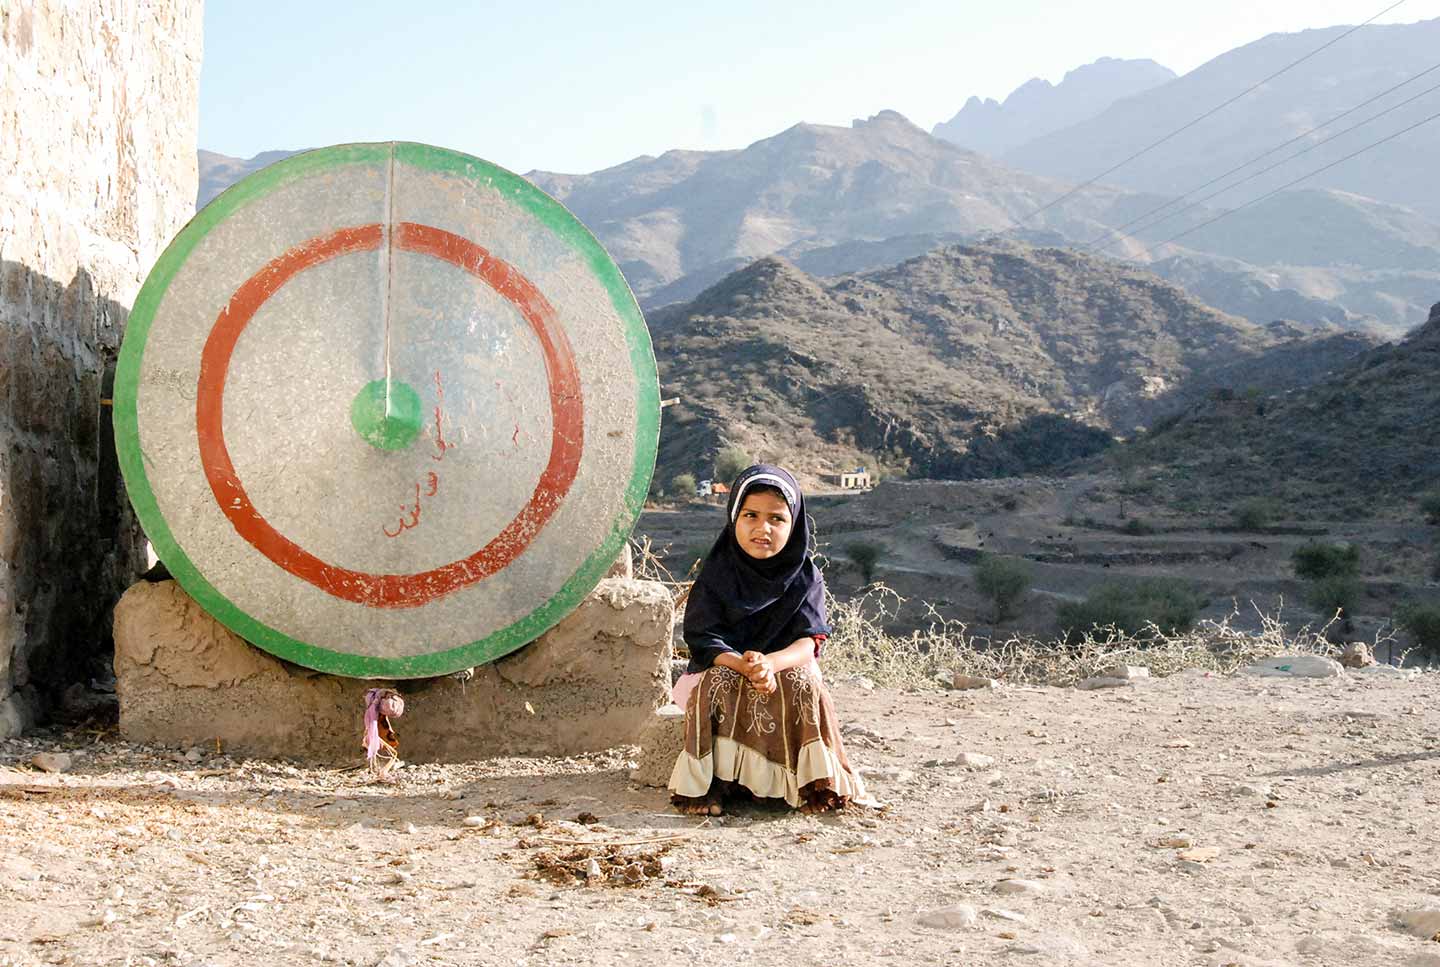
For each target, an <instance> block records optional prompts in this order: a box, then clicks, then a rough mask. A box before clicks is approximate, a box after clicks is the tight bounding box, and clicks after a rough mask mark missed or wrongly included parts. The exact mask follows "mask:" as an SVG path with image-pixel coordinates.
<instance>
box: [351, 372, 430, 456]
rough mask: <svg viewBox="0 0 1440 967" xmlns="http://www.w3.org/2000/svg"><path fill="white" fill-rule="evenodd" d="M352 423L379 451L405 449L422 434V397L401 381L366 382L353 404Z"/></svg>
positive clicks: (357, 431) (381, 380) (366, 440)
mask: <svg viewBox="0 0 1440 967" xmlns="http://www.w3.org/2000/svg"><path fill="white" fill-rule="evenodd" d="M350 423H351V425H352V426H354V427H355V432H356V433H358V434H360V437H361V439H363V440H364V441H365V442H366V443H368V444H370V445H371V446H372V447H375V448H376V449H379V450H403V449H405V448H406V447H408V446H409V445H410V444H412V443H414V442H415V438H416V437H417V436H419V435H420V394H419V393H417V392H415V391H414V390H413V389H411V388H410V385H409V384H408V383H402V382H400V381H399V380H397V379H389V380H386V379H377V380H375V381H374V382H373V383H366V384H365V386H364V388H363V389H361V390H360V392H359V393H356V394H355V401H354V402H352V403H351V404H350Z"/></svg>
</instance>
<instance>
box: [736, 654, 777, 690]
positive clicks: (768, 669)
mask: <svg viewBox="0 0 1440 967" xmlns="http://www.w3.org/2000/svg"><path fill="white" fill-rule="evenodd" d="M740 660H741V661H743V662H744V663H745V667H743V668H741V669H739V672H740V674H742V675H744V676H745V677H746V678H747V679H749V680H750V685H751V686H752V687H753V688H754V689H755V691H757V692H759V693H760V694H761V695H769V694H770V693H771V692H773V691H775V663H774V661H773V660H772V659H771V657H770V656H769V655H765V654H761V653H760V652H758V651H747V652H745V653H744V654H743V655H741V656H740Z"/></svg>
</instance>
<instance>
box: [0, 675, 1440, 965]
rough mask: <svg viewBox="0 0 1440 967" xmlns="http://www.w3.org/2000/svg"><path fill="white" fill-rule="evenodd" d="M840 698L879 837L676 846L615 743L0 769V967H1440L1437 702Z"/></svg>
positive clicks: (1297, 688) (1295, 697) (812, 834)
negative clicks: (544, 749) (557, 750)
mask: <svg viewBox="0 0 1440 967" xmlns="http://www.w3.org/2000/svg"><path fill="white" fill-rule="evenodd" d="M836 698H837V702H838V704H839V706H840V711H841V713H842V716H844V717H845V718H846V720H847V723H848V725H849V727H850V731H849V733H848V735H849V742H850V743H851V754H852V756H853V757H854V759H855V760H857V761H858V762H859V763H861V764H863V765H864V766H865V767H866V769H867V770H868V771H869V773H870V777H871V778H870V782H871V783H872V785H873V787H874V791H875V792H876V793H878V794H879V795H880V796H881V797H883V798H884V799H885V800H887V801H888V803H889V804H890V807H889V809H888V810H886V811H884V812H873V811H853V812H848V813H846V814H843V815H840V816H838V817H833V818H812V817H804V816H798V815H793V814H790V813H786V812H775V811H770V810H762V809H759V808H755V807H751V808H749V809H742V810H740V811H739V812H738V813H736V814H734V815H731V816H726V817H723V818H722V819H721V820H718V821H711V822H708V823H700V822H699V821H696V820H693V819H682V818H680V817H676V816H674V815H672V814H671V813H670V812H669V811H668V810H667V809H666V806H665V797H664V795H663V794H662V793H661V792H660V791H658V790H653V789H648V788H637V787H632V786H631V784H630V783H629V781H628V778H627V776H628V767H627V760H628V759H629V758H630V757H631V756H632V754H633V750H630V749H623V748H622V749H618V750H615V751H614V752H612V753H607V754H602V755H597V756H590V757H585V758H579V759H563V760H561V759H506V760H495V761H489V762H483V763H470V764H463V765H446V766H438V765H429V766H414V767H411V768H408V769H405V770H403V771H402V773H401V775H402V777H403V778H402V781H401V782H400V783H398V784H397V785H395V786H391V787H387V786H378V785H372V784H367V783H366V782H364V781H363V777H362V775H361V774H359V773H355V772H341V771H336V770H333V769H320V768H310V767H297V766H294V765H289V764H284V763H263V762H244V763H230V762H227V761H226V760H225V759H223V758H221V757H217V756H214V755H209V754H204V753H202V752H200V751H197V752H195V753H193V754H192V757H193V758H194V759H195V760H197V761H187V760H185V758H184V757H183V756H182V755H180V754H178V753H170V752H166V751H161V750H147V749H140V748H134V747H129V746H126V745H124V744H122V743H119V742H117V741H115V740H114V738H113V736H107V735H92V734H84V733H78V734H76V733H72V734H68V735H63V736H59V737H58V738H47V739H30V740H24V741H22V740H11V741H9V742H6V743H0V903H3V909H4V911H5V915H4V916H3V917H0V964H32V963H35V964H39V963H64V964H102V963H103V964H124V963H129V964H136V965H138V964H178V965H194V967H198V965H201V964H214V965H240V964H256V963H266V964H308V963H330V962H333V963H345V964H358V965H365V967H370V965H375V964H384V965H388V967H397V965H402V964H542V963H543V964H550V963H561V964H563V963H576V964H580V963H584V964H606V965H609V964H620V963H626V964H662V963H664V964H674V963H677V962H688V963H698V964H710V963H714V964H721V963H725V964H734V963H754V964H782V963H784V964H797V963H799V964H812V963H813V964H826V965H832V964H836V963H841V964H872V963H876V962H880V963H893V964H957V965H959V964H965V965H975V964H979V965H988V964H997V965H998V964H1120V965H1130V964H1133V965H1144V967H1170V965H1189V964H1196V965H1199V964H1206V965H1222V964H1241V965H1259V964H1296V965H1303V964H1346V965H1370V964H1374V965H1396V964H1402V965H1404V964H1411V965H1416V967H1421V965H1429V967H1434V965H1437V964H1440V943H1437V942H1430V941H1426V940H1422V939H1421V938H1419V937H1417V936H1412V935H1410V934H1407V933H1406V932H1404V931H1403V930H1402V929H1400V928H1399V927H1397V926H1395V924H1394V922H1393V915H1394V913H1395V911H1396V910H1398V909H1402V908H1420V907H1426V906H1429V907H1434V908H1440V848H1437V845H1436V844H1437V841H1440V838H1437V835H1436V831H1435V828H1436V822H1437V819H1440V741H1437V736H1440V675H1436V674H1427V675H1423V676H1421V677H1419V678H1418V679H1415V680H1411V681H1393V680H1375V679H1368V678H1367V679H1361V678H1359V677H1354V676H1352V677H1350V678H1347V679H1342V680H1333V681H1316V680H1308V681H1307V680H1296V681H1291V680H1275V679H1247V678H1235V679H1209V678H1203V677H1192V676H1177V677H1175V678H1171V679H1166V680H1163V681H1154V682H1142V683H1141V684H1140V685H1139V686H1138V687H1134V688H1127V689H1123V690H1110V691H1102V692H1079V691H1073V690H1062V689H1048V688H1046V689H1031V688H1016V689H1009V688H1006V689H1001V690H999V691H997V692H985V693H967V692H948V693H937V692H925V693H900V692H888V691H884V690H876V691H873V692H864V691H861V690H859V689H857V688H853V687H847V686H839V687H837V688H836ZM402 736H403V732H402ZM41 751H66V752H68V753H69V754H70V755H71V756H72V757H73V760H74V761H73V764H72V765H71V767H70V768H69V770H68V771H66V772H64V773H61V774H55V775H50V774H40V773H36V772H33V771H31V769H30V768H29V767H28V766H27V765H26V763H28V762H29V761H30V759H31V757H32V756H33V755H35V754H36V753H37V752H41ZM962 753H978V754H981V755H986V756H992V757H994V760H995V761H994V762H993V763H990V764H986V763H985V762H984V761H983V760H976V762H975V765H974V767H967V766H965V765H962V764H958V763H957V762H956V761H955V760H956V759H957V758H958V757H959V756H960V755H961V754H962ZM582 812H585V813H591V814H594V817H598V819H599V824H598V825H592V826H588V827H587V826H582V825H579V824H577V823H575V822H573V820H575V819H576V817H577V816H578V815H579V814H580V813H582ZM536 813H540V814H542V816H541V817H540V818H537V819H533V820H530V823H531V824H527V817H529V816H533V814H536ZM474 816H478V817H483V818H484V819H483V820H475V822H477V823H480V822H483V823H484V825H481V826H471V827H467V826H465V825H463V823H464V820H465V819H466V817H474ZM585 818H586V819H587V820H588V819H591V818H592V817H590V816H587V817H585ZM535 823H538V824H539V825H538V826H537V825H533V824H535ZM677 833H678V834H685V838H683V839H679V840H675V841H673V842H664V841H663V840H664V838H665V837H667V836H675V835H676V834H677ZM572 840H583V841H605V842H618V843H631V844H635V845H630V846H621V847H616V849H615V852H616V853H620V854H631V856H633V858H634V860H635V862H634V865H633V866H631V867H630V874H631V875H632V877H633V878H634V879H635V880H636V881H637V885H634V886H621V885H601V884H608V883H609V882H610V881H609V880H607V879H606V878H605V875H604V874H605V873H606V872H607V871H608V870H610V869H615V870H617V871H618V870H622V869H623V867H624V866H626V865H628V864H629V863H630V862H631V858H630V857H627V858H626V859H625V860H624V861H623V862H622V863H621V864H620V865H619V866H612V865H611V864H610V862H609V860H608V858H607V854H606V851H604V850H595V849H590V850H586V849H577V848H575V847H573V846H568V845H565V844H566V843H568V842H569V841H572ZM657 840H658V841H660V842H656V841H657ZM1182 844H1189V846H1188V847H1186V846H1184V845H1182ZM1187 848H1188V849H1189V850H1193V852H1187V851H1186V850H1187ZM542 855H548V856H549V857H550V858H551V865H550V869H551V870H552V871H555V870H556V869H557V868H560V869H559V872H558V873H555V874H554V875H556V876H557V877H558V878H559V879H562V880H565V881H566V882H565V883H563V884H561V885H556V884H555V883H552V882H549V881H547V880H545V879H537V878H535V873H536V870H537V863H536V860H537V857H539V856H542ZM566 855H569V856H572V857H579V858H578V859H574V860H572V861H570V866H571V867H572V868H576V869H579V870H580V871H581V873H582V875H583V873H584V871H585V869H586V865H587V863H588V858H589V857H592V856H598V857H599V858H600V859H602V860H605V865H604V867H603V868H601V867H599V864H597V868H600V870H601V873H602V876H601V877H597V878H596V879H594V880H593V881H592V883H594V884H596V885H588V886H587V885H585V883H584V882H581V881H578V880H574V879H573V877H571V875H570V874H569V873H567V872H564V869H563V868H564V867H565V865H566V862H567V861H566V860H565V858H564V857H565V856H566ZM617 877H618V878H619V881H620V882H623V880H624V874H623V873H617ZM1007 880H1011V881H1026V883H1027V884H1028V885H1024V884H1022V885H1018V886H1016V885H1011V886H1009V887H1001V886H1000V884H1002V883H1003V882H1004V881H1007ZM997 887H999V888H1000V889H1013V890H1016V891H1018V892H1015V893H998V892H996V890H997ZM961 905H963V907H962V906H961ZM967 907H968V908H969V909H968V911H967V910H966V909H965V908H967ZM946 909H948V910H949V913H948V914H944V915H937V916H935V917H933V921H934V922H936V923H940V924H942V925H941V926H926V925H924V924H923V923H922V922H921V921H922V918H925V916H926V915H927V914H932V913H934V911H937V910H946ZM971 912H973V914H974V917H975V919H974V921H973V922H968V921H969V920H970V915H971ZM947 922H948V923H950V924H952V925H949V926H946V925H943V924H945V923H947Z"/></svg>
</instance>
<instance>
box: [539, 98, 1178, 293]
mask: <svg viewBox="0 0 1440 967" xmlns="http://www.w3.org/2000/svg"><path fill="white" fill-rule="evenodd" d="M528 177H529V178H530V179H531V180H532V181H534V182H535V183H536V184H538V185H539V186H540V187H541V188H543V189H544V190H545V191H547V192H549V193H550V194H551V195H553V196H554V197H556V198H557V199H559V200H560V201H561V202H563V203H564V204H565V205H566V206H567V207H568V208H569V209H570V210H571V211H573V212H574V213H575V214H576V215H577V216H579V217H580V219H581V220H582V221H583V222H585V224H586V225H588V226H589V227H590V229H591V230H592V231H594V232H595V234H596V235H597V236H598V237H599V238H600V240H601V241H602V242H604V244H605V247H606V248H607V249H608V250H609V251H610V254H611V255H612V256H613V257H614V258H615V260H616V262H618V263H619V265H620V267H621V269H622V270H623V271H624V272H625V276H626V278H627V279H628V280H629V282H630V285H631V287H632V288H633V289H635V291H636V293H637V294H638V295H639V296H640V297H641V298H645V297H646V296H647V295H648V294H649V293H650V292H652V291H653V290H655V289H657V288H659V287H661V286H664V285H666V284H668V283H671V282H674V281H675V280H676V279H679V278H681V277H682V276H685V275H688V274H690V273H692V272H697V271H702V272H710V273H715V272H716V269H717V266H718V267H719V269H720V270H721V271H723V270H725V269H729V268H731V267H733V266H734V265H735V264H736V260H742V261H743V262H748V261H749V260H751V259H754V258H758V257H760V256H763V255H769V254H772V253H775V252H778V251H780V250H782V249H786V248H787V247H789V246H796V245H801V244H802V243H803V244H804V245H813V246H820V245H832V244H836V243H839V242H848V241H854V240H871V241H875V240H880V239H886V238H893V237H896V236H902V235H913V234H923V233H939V232H960V233H974V232H982V231H1000V230H1004V229H1007V228H1009V227H1011V226H1012V225H1014V224H1015V223H1016V222H1017V221H1018V220H1020V219H1024V218H1027V217H1028V216H1030V215H1031V214H1033V213H1034V212H1035V211H1036V209H1038V208H1040V207H1041V206H1042V205H1043V204H1044V203H1046V202H1047V201H1049V200H1051V199H1053V198H1055V197H1057V196H1058V195H1060V194H1061V193H1062V192H1064V190H1065V189H1066V188H1067V187H1068V186H1067V185H1065V184H1064V183H1061V182H1057V181H1054V180H1051V179H1047V178H1037V177H1035V176H1033V175H1029V174H1026V173H1024V172H1020V171H1016V170H1014V169H1012V168H1007V167H1005V166H1004V165H1001V164H998V163H996V162H994V161H991V160H990V159H988V158H986V157H984V156H982V155H978V154H975V153H974V152H971V151H966V150H964V149H962V148H959V147H957V146H955V145H953V144H950V143H949V142H947V141H941V140H940V139H938V138H934V137H931V136H930V135H929V134H927V133H926V132H925V131H923V130H921V129H920V128H918V127H916V126H915V125H913V124H911V123H910V122H909V121H907V120H906V119H905V118H903V117H901V116H900V115H899V114H896V113H895V112H894V111H883V112H881V113H880V114H877V115H875V116H874V117H871V118H869V119H868V120H863V121H856V122H854V124H853V125H852V126H851V127H849V128H841V127H833V126H829V125H820V124H797V125H796V126H794V127H792V128H790V129H789V130H786V131H783V132H781V133H780V134H777V135H775V136H774V137H772V138H766V139H765V140H763V141H757V142H756V143H755V144H752V145H750V146H749V147H748V148H745V149H744V150H741V151H710V152H702V151H668V152H666V153H665V154H664V155H662V156H660V157H659V158H651V157H641V158H637V159H635V160H634V161H630V162H627V163H626V164H623V165H619V166H617V167H615V168H608V169H606V170H604V171H598V172H595V173H593V174H589V175H560V174H553V173H550V172H539V171H537V172H531V173H530V174H529V175H528ZM1118 194H1119V193H1116V192H1113V191H1110V190H1109V189H1099V190H1097V191H1095V192H1087V193H1086V194H1085V196H1083V197H1082V198H1078V199H1076V200H1075V202H1074V203H1073V204H1066V205H1063V206H1059V207H1057V208H1055V209H1051V210H1050V211H1048V212H1046V213H1045V214H1044V215H1042V216H1040V217H1039V218H1036V219H1032V220H1031V221H1030V222H1028V223H1027V225H1029V226H1030V227H1048V228H1051V229H1053V230H1056V231H1062V232H1065V233H1066V234H1067V235H1069V236H1070V237H1074V238H1081V237H1091V234H1087V233H1092V234H1098V233H1099V232H1100V231H1103V229H1104V225H1106V224H1114V223H1115V222H1114V221H1113V220H1111V216H1110V209H1111V207H1112V203H1113V201H1114V200H1115V198H1116V197H1118ZM1158 203H1159V202H1158V201H1157V200H1151V204H1158ZM710 277H712V278H713V277H715V276H714V275H713V274H712V275H711V276H710Z"/></svg>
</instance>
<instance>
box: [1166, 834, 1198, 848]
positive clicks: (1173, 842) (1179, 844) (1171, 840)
mask: <svg viewBox="0 0 1440 967" xmlns="http://www.w3.org/2000/svg"><path fill="white" fill-rule="evenodd" d="M1159 845H1160V846H1162V847H1164V848H1165V849H1188V848H1189V847H1191V846H1194V845H1195V841H1194V840H1193V839H1191V838H1190V837H1189V836H1181V835H1173V836H1162V837H1160V843H1159Z"/></svg>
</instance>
